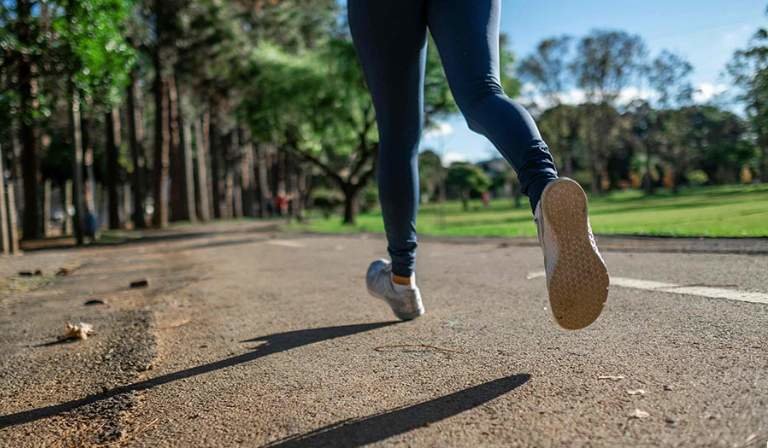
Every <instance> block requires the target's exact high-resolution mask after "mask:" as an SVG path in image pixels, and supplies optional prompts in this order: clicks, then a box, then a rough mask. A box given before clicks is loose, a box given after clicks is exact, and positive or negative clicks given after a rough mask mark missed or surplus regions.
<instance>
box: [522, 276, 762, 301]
mask: <svg viewBox="0 0 768 448" xmlns="http://www.w3.org/2000/svg"><path fill="white" fill-rule="evenodd" d="M545 276H546V273H545V272H544V271H539V272H531V273H529V274H528V275H527V276H526V278H527V279H528V280H532V279H535V278H542V277H545ZM611 286H621V287H624V288H631V289H643V290H646V291H660V292H668V293H671V294H685V295H690V296H699V297H707V298H710V299H726V300H736V301H739V302H749V303H761V304H763V305H768V294H766V293H762V292H752V291H739V290H736V289H725V288H711V287H708V286H683V285H677V284H674V283H664V282H656V281H652V280H638V279H635V278H625V277H611Z"/></svg>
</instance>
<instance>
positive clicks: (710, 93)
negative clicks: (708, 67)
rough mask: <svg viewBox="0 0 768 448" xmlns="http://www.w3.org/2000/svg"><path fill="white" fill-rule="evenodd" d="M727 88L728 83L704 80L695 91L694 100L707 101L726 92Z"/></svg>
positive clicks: (698, 101)
mask: <svg viewBox="0 0 768 448" xmlns="http://www.w3.org/2000/svg"><path fill="white" fill-rule="evenodd" d="M727 90H728V85H727V84H722V83H720V84H713V83H711V82H703V83H701V84H699V85H697V86H696V90H695V91H694V93H693V101H695V102H697V103H706V102H708V101H710V100H711V99H713V98H715V97H716V96H718V95H720V94H722V93H725V92H726V91H727Z"/></svg>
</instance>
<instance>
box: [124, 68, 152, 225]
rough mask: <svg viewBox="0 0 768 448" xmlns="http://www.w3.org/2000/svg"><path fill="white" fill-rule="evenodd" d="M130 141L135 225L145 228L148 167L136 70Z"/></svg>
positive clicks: (130, 96) (131, 92) (130, 97)
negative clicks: (145, 187)
mask: <svg viewBox="0 0 768 448" xmlns="http://www.w3.org/2000/svg"><path fill="white" fill-rule="evenodd" d="M127 93H128V95H127V98H128V113H127V115H128V141H129V143H130V147H131V161H132V162H133V174H132V176H131V185H132V187H133V216H132V221H133V227H134V228H135V229H143V228H145V227H146V226H147V223H146V221H145V218H144V196H145V193H144V173H145V169H146V162H145V153H144V117H143V114H142V111H141V108H140V106H139V104H141V100H140V98H141V89H140V87H139V77H138V73H136V70H133V71H131V84H130V85H129V86H128V92H127Z"/></svg>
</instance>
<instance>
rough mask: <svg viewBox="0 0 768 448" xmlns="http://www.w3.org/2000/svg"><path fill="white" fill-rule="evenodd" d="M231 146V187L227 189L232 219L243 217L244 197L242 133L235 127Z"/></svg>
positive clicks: (229, 171)
mask: <svg viewBox="0 0 768 448" xmlns="http://www.w3.org/2000/svg"><path fill="white" fill-rule="evenodd" d="M229 140H230V145H229V157H228V160H229V163H228V164H227V182H228V183H229V182H231V185H228V187H227V204H229V207H230V215H229V216H230V218H242V217H243V196H242V192H243V190H242V188H241V185H242V184H241V178H240V171H241V170H240V164H241V163H242V159H243V153H242V149H243V148H242V146H241V144H240V133H239V132H238V128H237V127H235V128H234V129H232V132H231V133H230V139H229Z"/></svg>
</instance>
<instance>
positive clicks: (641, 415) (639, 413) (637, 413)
mask: <svg viewBox="0 0 768 448" xmlns="http://www.w3.org/2000/svg"><path fill="white" fill-rule="evenodd" d="M650 416H651V414H649V413H647V412H645V411H641V410H640V409H635V410H634V411H632V413H631V414H629V418H637V419H640V418H648V417H650Z"/></svg>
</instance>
